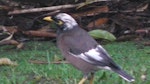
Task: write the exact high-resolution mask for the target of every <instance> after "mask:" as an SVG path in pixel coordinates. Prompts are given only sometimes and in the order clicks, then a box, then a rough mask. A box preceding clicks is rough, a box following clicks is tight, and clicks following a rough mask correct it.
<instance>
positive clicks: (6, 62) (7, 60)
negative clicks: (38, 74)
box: [0, 58, 17, 66]
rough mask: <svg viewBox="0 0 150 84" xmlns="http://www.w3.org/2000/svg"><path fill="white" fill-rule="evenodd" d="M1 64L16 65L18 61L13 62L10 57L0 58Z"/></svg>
mask: <svg viewBox="0 0 150 84" xmlns="http://www.w3.org/2000/svg"><path fill="white" fill-rule="evenodd" d="M0 65H11V66H16V65H17V63H16V62H12V61H11V60H10V59H9V58H0Z"/></svg>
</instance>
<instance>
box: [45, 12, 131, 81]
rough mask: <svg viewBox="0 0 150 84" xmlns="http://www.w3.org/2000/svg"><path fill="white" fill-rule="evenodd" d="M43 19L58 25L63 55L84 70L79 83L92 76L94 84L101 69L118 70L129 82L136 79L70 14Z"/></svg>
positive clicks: (58, 37)
mask: <svg viewBox="0 0 150 84" xmlns="http://www.w3.org/2000/svg"><path fill="white" fill-rule="evenodd" d="M43 19H44V20H46V21H50V22H54V23H55V24H56V25H57V27H58V30H57V45H58V47H59V49H60V51H61V53H62V55H63V56H64V57H65V58H66V60H67V61H68V62H69V63H71V64H72V65H73V66H74V67H76V68H77V69H78V70H80V71H82V73H83V78H82V79H81V80H80V82H79V83H78V84H83V83H84V82H85V81H86V80H87V79H88V78H90V84H93V77H94V73H95V72H96V71H97V70H99V69H105V70H110V71H113V72H116V73H118V74H119V76H120V77H122V78H123V79H125V80H126V81H128V82H132V81H134V78H133V77H132V76H130V75H128V74H127V73H126V72H125V71H124V70H122V69H121V68H120V67H119V66H118V65H117V64H116V63H115V62H114V61H113V60H112V58H111V57H110V55H109V54H108V53H107V51H106V50H105V49H104V48H103V47H102V46H101V45H100V44H98V43H97V42H96V41H95V40H94V39H93V38H92V37H91V36H90V35H89V34H88V33H87V32H86V31H85V30H83V29H82V28H80V27H79V25H78V23H77V22H76V21H75V19H73V18H72V17H71V16H70V15H68V14H66V13H59V14H57V15H56V16H52V17H51V16H47V17H45V18H43Z"/></svg>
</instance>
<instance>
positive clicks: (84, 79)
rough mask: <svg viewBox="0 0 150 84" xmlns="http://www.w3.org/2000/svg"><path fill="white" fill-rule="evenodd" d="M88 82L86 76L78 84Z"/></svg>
mask: <svg viewBox="0 0 150 84" xmlns="http://www.w3.org/2000/svg"><path fill="white" fill-rule="evenodd" d="M86 80H87V75H86V76H84V77H83V78H82V79H81V80H80V82H79V83H78V84H84V82H85V81H86Z"/></svg>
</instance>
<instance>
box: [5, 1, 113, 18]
mask: <svg viewBox="0 0 150 84" xmlns="http://www.w3.org/2000/svg"><path fill="white" fill-rule="evenodd" d="M100 1H110V0H93V1H90V2H88V3H85V2H83V3H79V4H69V5H60V6H52V7H43V8H31V9H23V10H14V11H10V12H8V15H14V14H23V13H35V12H42V11H53V10H60V9H67V8H74V7H78V6H80V5H83V4H91V3H94V2H100Z"/></svg>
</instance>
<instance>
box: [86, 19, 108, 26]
mask: <svg viewBox="0 0 150 84" xmlns="http://www.w3.org/2000/svg"><path fill="white" fill-rule="evenodd" d="M107 22H108V18H99V19H97V20H95V21H92V22H90V23H89V24H88V25H87V27H88V28H92V27H99V26H101V25H103V24H106V23H107Z"/></svg>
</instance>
